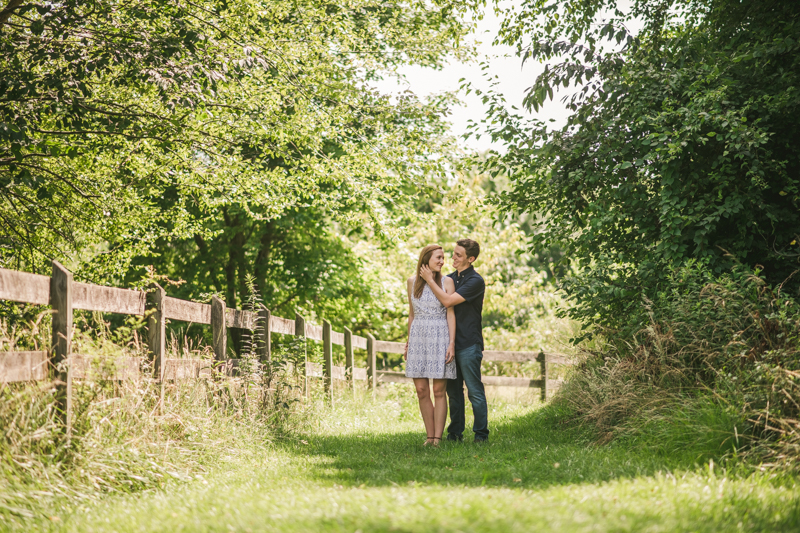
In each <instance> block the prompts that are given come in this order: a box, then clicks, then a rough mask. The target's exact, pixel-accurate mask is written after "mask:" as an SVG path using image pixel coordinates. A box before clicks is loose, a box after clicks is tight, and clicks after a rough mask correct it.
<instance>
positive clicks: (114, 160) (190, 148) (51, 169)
mask: <svg viewBox="0 0 800 533" xmlns="http://www.w3.org/2000/svg"><path fill="white" fill-rule="evenodd" d="M466 8H467V5H466V3H442V4H438V3H428V2H418V1H415V0H411V1H408V2H401V3H391V4H389V3H380V2H378V3H376V2H372V1H368V0H364V1H357V2H355V3H352V2H351V3H350V4H348V5H347V6H342V5H341V4H339V3H335V2H327V1H315V0H302V1H300V2H296V1H292V2H289V1H281V0H278V1H269V2H262V1H258V0H244V1H241V2H225V1H205V2H203V1H178V2H173V1H159V0H142V1H135V2H120V1H103V2H100V1H87V2H77V1H75V0H67V1H65V2H61V3H52V2H37V1H30V2H17V1H14V0H12V1H10V2H9V3H8V4H7V6H6V7H5V9H3V11H2V14H1V15H0V183H2V187H0V242H1V243H2V246H0V264H3V265H4V266H10V267H14V268H24V269H26V270H34V271H36V270H43V269H46V264H47V262H48V260H50V259H52V258H58V259H60V260H62V261H64V262H65V263H67V264H68V265H69V266H70V267H71V268H72V269H74V270H76V271H77V274H78V275H79V276H80V277H82V278H88V279H92V280H96V281H100V280H103V279H109V278H118V277H120V276H122V275H124V274H125V273H126V272H128V269H129V267H130V265H131V262H132V261H133V260H134V258H139V259H138V260H137V261H139V263H141V258H145V257H154V256H157V255H158V254H159V253H161V252H160V251H159V249H158V248H159V247H163V246H164V245H165V244H169V243H172V242H177V241H182V242H186V241H194V242H201V241H205V242H208V241H209V240H211V239H213V238H214V237H215V236H217V235H220V234H225V231H226V230H224V229H221V228H220V224H219V221H220V220H225V219H226V217H227V218H230V219H231V220H245V219H246V220H247V221H249V222H252V223H253V224H257V225H259V227H260V228H261V229H258V230H257V231H255V230H252V228H248V227H247V224H246V223H244V222H243V224H244V225H243V227H242V231H244V232H245V233H247V232H250V231H255V233H254V234H258V235H260V234H261V233H262V231H265V230H264V229H263V228H266V227H268V226H269V223H270V221H271V220H277V219H278V218H280V217H283V216H285V215H286V214H287V213H289V212H293V211H292V210H294V209H305V208H307V207H308V208H311V209H316V210H321V211H324V212H326V213H327V214H328V215H329V216H331V217H334V218H337V217H338V219H340V220H345V221H346V220H351V221H353V220H355V219H356V218H357V216H356V215H354V214H353V212H354V210H353V209H352V207H353V206H360V211H361V212H363V213H364V216H363V217H361V218H359V220H358V222H359V223H374V224H378V225H379V226H382V225H387V226H391V216H387V213H388V214H389V215H390V212H389V211H388V210H387V206H392V205H396V204H398V203H402V202H403V201H404V200H403V199H404V196H405V195H402V194H399V193H400V192H401V191H403V190H405V189H406V188H408V187H417V186H418V185H420V184H423V183H424V182H425V178H426V176H428V175H430V174H431V173H436V172H440V171H441V163H440V161H441V158H437V157H436V155H437V154H438V152H439V151H440V149H441V148H442V146H443V145H444V143H446V141H445V140H444V139H443V137H442V132H443V122H442V117H443V116H444V114H445V112H446V107H447V103H448V102H447V99H446V98H443V99H439V100H433V101H429V102H422V101H420V100H418V99H417V98H415V97H414V96H413V95H406V96H404V97H402V98H399V99H396V100H392V99H390V98H388V97H386V96H384V95H381V94H379V93H378V92H376V91H375V90H374V89H372V88H371V87H370V81H371V80H374V79H376V78H378V77H381V76H385V75H391V73H392V71H393V69H395V68H396V67H397V66H398V65H401V64H407V63H414V64H422V65H427V66H432V67H436V66H438V65H440V64H441V63H442V61H444V59H445V58H446V57H447V56H448V55H453V54H455V55H460V54H465V53H468V48H467V47H461V46H460V40H461V37H462V36H463V35H464V34H465V32H466V30H467V26H466V25H465V24H464V23H463V21H462V14H463V12H464V10H465V9H466ZM359 216H360V215H359ZM237 217H238V218H237ZM249 222H248V223H249ZM234 235H238V233H234ZM236 238H239V237H236ZM234 240H235V239H234ZM221 260H222V261H223V262H224V258H221ZM219 264H223V263H219ZM226 268H228V267H226ZM235 283H236V284H240V283H241V279H240V280H238V281H237V282H235ZM237 286H238V285H237ZM237 290H238V289H237ZM227 291H228V289H227V288H226V289H225V290H224V291H223V292H227ZM239 300H241V297H240V298H239Z"/></svg>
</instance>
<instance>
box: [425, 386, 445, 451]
mask: <svg viewBox="0 0 800 533" xmlns="http://www.w3.org/2000/svg"><path fill="white" fill-rule="evenodd" d="M433 398H434V400H435V402H436V403H435V404H434V406H433V427H434V433H433V436H434V437H436V438H437V439H441V438H442V433H444V423H445V422H446V421H447V380H446V379H434V380H433ZM429 435H430V433H429Z"/></svg>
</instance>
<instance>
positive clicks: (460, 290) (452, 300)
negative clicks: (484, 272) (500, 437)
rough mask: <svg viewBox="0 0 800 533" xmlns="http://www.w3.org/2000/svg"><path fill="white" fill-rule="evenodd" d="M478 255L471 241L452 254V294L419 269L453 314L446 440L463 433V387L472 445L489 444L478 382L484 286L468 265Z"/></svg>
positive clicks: (483, 395)
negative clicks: (470, 415) (470, 414)
mask: <svg viewBox="0 0 800 533" xmlns="http://www.w3.org/2000/svg"><path fill="white" fill-rule="evenodd" d="M480 252H481V248H480V245H479V244H478V243H477V242H475V241H473V240H472V239H461V240H460V241H458V242H457V243H456V247H455V249H454V250H453V268H455V269H456V271H455V272H453V273H452V274H450V277H451V278H452V279H453V281H454V282H455V286H456V292H454V293H453V294H447V293H446V292H445V291H444V290H443V289H442V288H441V287H439V286H438V285H436V283H435V282H434V281H433V272H431V270H430V269H429V268H428V267H427V266H423V267H422V269H421V275H422V278H423V279H424V280H425V281H426V282H427V283H428V287H430V288H431V290H432V291H433V293H434V294H435V295H436V297H437V298H438V299H439V301H440V302H442V305H444V306H445V307H453V308H454V310H455V314H456V379H450V380H448V381H447V396H448V398H449V400H450V402H449V403H450V425H449V426H448V427H447V440H454V441H460V440H462V439H463V433H464V425H465V421H464V383H466V384H467V391H468V393H469V401H470V403H471V404H472V412H473V414H474V415H475V422H474V424H473V426H472V431H474V432H475V442H486V441H488V440H489V420H488V419H489V411H488V407H487V405H486V392H485V391H484V388H483V382H481V362H482V361H483V333H482V332H481V312H482V311H483V295H484V293H485V292H486V284H485V283H484V281H483V278H482V277H481V275H480V274H478V273H477V272H476V271H475V268H474V267H473V266H472V263H473V262H474V261H475V260H476V259H477V258H478V255H479V254H480Z"/></svg>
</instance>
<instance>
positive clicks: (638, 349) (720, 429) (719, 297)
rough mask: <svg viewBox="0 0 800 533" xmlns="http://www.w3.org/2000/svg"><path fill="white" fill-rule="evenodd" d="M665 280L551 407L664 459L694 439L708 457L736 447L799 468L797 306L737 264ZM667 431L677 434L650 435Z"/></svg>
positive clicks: (684, 271)
mask: <svg viewBox="0 0 800 533" xmlns="http://www.w3.org/2000/svg"><path fill="white" fill-rule="evenodd" d="M666 278H667V283H666V284H667V285H668V286H669V289H668V290H662V291H659V292H658V293H657V294H656V295H655V296H654V298H653V300H651V301H650V300H648V301H647V305H646V306H641V307H639V308H637V309H638V312H639V314H638V315H631V316H628V317H625V324H626V327H624V328H622V331H625V332H631V333H630V334H626V335H622V334H620V333H617V334H615V335H611V336H609V344H608V345H607V346H606V347H605V350H604V352H603V353H602V354H600V355H602V358H601V357H592V358H589V359H588V360H586V361H585V362H584V363H583V365H582V366H581V367H580V368H578V369H577V371H576V372H574V374H573V375H572V376H571V379H570V381H569V382H568V383H567V384H566V385H565V386H564V388H563V389H562V390H561V391H560V392H559V400H558V401H559V402H561V403H563V404H565V405H567V406H569V408H570V409H572V410H573V411H574V413H575V415H576V419H577V420H579V421H581V422H582V423H585V424H587V425H591V426H592V427H593V428H594V430H595V431H597V432H598V434H599V435H600V436H601V438H602V439H605V440H608V439H611V438H612V437H614V436H617V435H623V436H629V437H630V436H633V438H639V437H643V438H646V439H649V440H650V441H653V442H659V443H660V444H659V445H658V446H660V447H663V448H661V450H662V451H665V452H666V453H671V452H672V451H674V450H678V449H680V448H681V446H683V445H684V444H686V443H687V442H688V441H693V440H697V441H698V443H700V444H699V448H700V449H702V448H706V449H707V452H706V453H710V452H708V450H710V449H712V448H714V446H718V447H719V449H718V452H719V450H722V449H728V450H731V449H732V448H733V447H735V448H739V449H740V452H739V453H743V454H745V455H750V456H753V457H755V458H756V459H757V460H764V459H768V462H770V463H773V464H775V463H779V464H789V465H791V466H792V467H793V468H796V467H797V458H798V453H797V452H798V449H800V426H798V422H797V420H798V419H800V372H798V370H800V348H798V347H800V304H798V301H797V300H796V299H794V298H791V297H789V296H787V295H786V293H785V292H783V291H782V290H781V289H782V287H780V286H779V287H770V286H769V285H768V284H767V283H766V282H765V280H764V279H763V278H762V277H760V276H759V273H758V272H750V271H749V270H748V269H746V268H744V267H741V266H739V267H736V268H735V269H733V270H732V271H731V272H728V273H724V274H722V275H714V274H713V272H711V271H710V270H709V269H708V268H707V267H704V266H703V265H700V264H690V265H688V266H686V267H683V268H680V269H674V270H672V271H670V272H668V274H667V276H666ZM641 324H646V326H644V327H642V326H640V325H641ZM674 427H683V429H682V430H681V431H680V433H681V434H682V435H683V437H681V438H677V435H676V436H673V437H671V438H669V439H666V438H651V437H652V436H653V435H657V434H658V433H659V432H669V431H671V429H670V428H674ZM703 434H705V436H704V437H703ZM647 435H650V437H647ZM701 437H702V438H701ZM681 439H683V440H681ZM702 443H705V444H702ZM715 443H716V444H715Z"/></svg>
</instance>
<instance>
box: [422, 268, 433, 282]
mask: <svg viewBox="0 0 800 533" xmlns="http://www.w3.org/2000/svg"><path fill="white" fill-rule="evenodd" d="M419 275H420V276H422V279H424V280H425V281H433V271H431V269H430V267H429V266H428V265H422V268H420V269H419Z"/></svg>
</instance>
